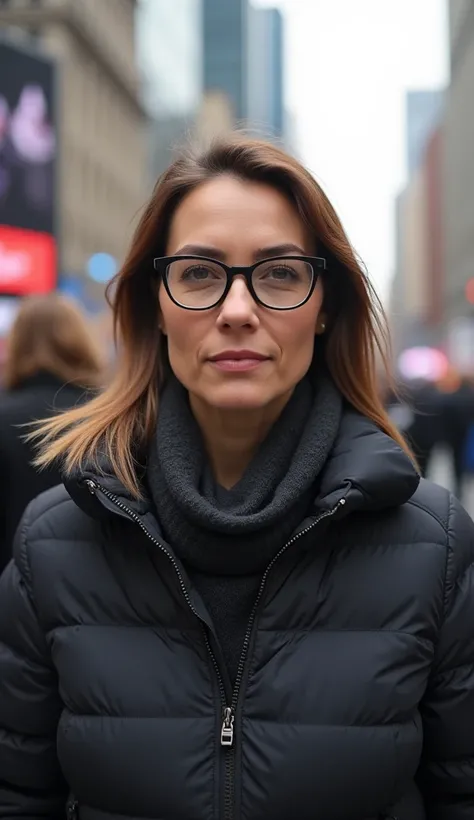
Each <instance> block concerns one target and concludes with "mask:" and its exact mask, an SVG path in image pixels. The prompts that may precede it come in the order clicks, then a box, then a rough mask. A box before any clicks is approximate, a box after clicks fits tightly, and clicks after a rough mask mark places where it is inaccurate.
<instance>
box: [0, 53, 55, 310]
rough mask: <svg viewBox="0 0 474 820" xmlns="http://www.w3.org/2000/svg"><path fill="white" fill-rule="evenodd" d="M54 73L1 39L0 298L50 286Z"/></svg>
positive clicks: (52, 278)
mask: <svg viewBox="0 0 474 820" xmlns="http://www.w3.org/2000/svg"><path fill="white" fill-rule="evenodd" d="M55 107H56V70H55V65H54V63H53V62H52V61H51V60H49V59H48V58H46V57H44V56H42V55H40V54H38V53H36V51H35V52H33V51H28V50H25V49H23V48H21V47H19V46H17V45H16V44H13V43H11V42H8V41H5V40H2V39H0V295H1V294H11V295H26V294H29V293H44V292H46V291H48V290H51V289H52V288H54V287H55V284H56V267H57V261H56V256H57V254H56V218H55V211H56V190H55V189H56V166H57V153H58V146H57V129H56V110H55Z"/></svg>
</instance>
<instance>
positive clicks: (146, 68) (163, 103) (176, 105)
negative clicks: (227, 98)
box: [137, 0, 202, 117]
mask: <svg viewBox="0 0 474 820" xmlns="http://www.w3.org/2000/svg"><path fill="white" fill-rule="evenodd" d="M137 50H138V65H139V70H140V73H141V81H142V85H143V93H144V102H145V105H146V108H147V111H148V112H149V114H150V115H151V116H152V117H158V116H171V117H178V116H188V115H189V114H190V113H192V112H194V111H195V110H196V108H197V106H198V103H199V99H200V96H201V88H202V79H201V71H202V57H201V50H202V36H201V3H200V0H139V2H138V4H137Z"/></svg>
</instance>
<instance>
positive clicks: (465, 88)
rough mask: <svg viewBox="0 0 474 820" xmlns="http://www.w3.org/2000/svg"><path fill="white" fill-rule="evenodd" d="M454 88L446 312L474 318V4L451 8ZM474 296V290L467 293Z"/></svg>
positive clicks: (448, 135)
mask: <svg viewBox="0 0 474 820" xmlns="http://www.w3.org/2000/svg"><path fill="white" fill-rule="evenodd" d="M449 20H450V52H451V84H450V88H449V92H448V96H447V105H446V125H445V156H444V187H445V208H444V221H445V225H446V271H447V276H446V288H445V299H446V310H447V314H448V318H449V320H450V322H455V321H456V320H457V319H458V318H459V317H465V318H469V317H471V318H472V317H473V316H474V305H473V304H472V303H471V298H466V286H467V285H468V283H470V281H471V280H472V279H473V277H474V162H473V145H474V108H473V105H472V101H473V99H474V3H473V2H472V0H468V2H461V0H451V2H450V3H449ZM467 295H468V296H469V289H468V292H467Z"/></svg>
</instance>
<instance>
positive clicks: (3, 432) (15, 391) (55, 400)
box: [0, 293, 102, 572]
mask: <svg viewBox="0 0 474 820" xmlns="http://www.w3.org/2000/svg"><path fill="white" fill-rule="evenodd" d="M101 377H102V361H101V356H100V354H99V351H98V350H97V349H96V347H95V344H94V343H93V341H92V340H91V337H90V330H89V328H88V326H87V324H86V321H85V319H84V318H83V316H82V314H81V313H80V312H79V310H78V309H77V308H76V307H75V306H74V304H73V303H72V302H70V301H68V300H67V299H66V298H65V297H63V296H61V295H59V294H57V293H54V294H49V295H47V296H32V297H30V298H28V299H25V300H24V301H23V302H22V304H21V306H20V309H19V312H18V314H17V316H16V319H15V322H14V324H13V327H12V330H11V334H10V337H9V339H8V344H7V352H6V360H5V368H4V379H3V381H4V386H5V388H6V390H5V392H3V393H2V394H0V490H1V499H2V504H1V507H0V572H1V571H2V570H3V568H4V567H5V565H6V564H7V563H8V561H9V560H10V558H11V553H12V542H13V536H14V534H15V530H16V528H17V526H18V523H19V521H20V518H21V516H22V514H23V511H24V509H25V507H26V506H27V504H28V503H29V502H30V501H31V500H32V499H33V498H35V496H37V495H38V494H39V493H41V492H43V491H44V490H47V489H49V487H54V485H55V484H58V483H60V481H61V477H60V475H59V472H58V470H57V468H55V467H54V466H53V465H50V466H49V467H48V468H47V469H45V470H42V471H41V472H39V471H38V470H37V469H35V468H34V467H33V465H32V461H33V459H34V455H35V453H34V450H33V448H32V446H31V444H29V443H28V442H27V441H25V433H26V432H27V431H26V430H25V429H24V425H25V424H27V423H29V422H31V421H34V420H36V419H41V418H44V417H45V416H50V415H51V413H52V412H53V413H57V412H58V411H61V410H67V409H69V408H71V407H74V406H75V405H76V404H77V403H78V402H80V401H81V400H83V397H84V390H85V389H91V388H94V387H97V386H98V385H99V382H100V379H101Z"/></svg>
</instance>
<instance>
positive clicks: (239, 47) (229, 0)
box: [202, 0, 250, 123]
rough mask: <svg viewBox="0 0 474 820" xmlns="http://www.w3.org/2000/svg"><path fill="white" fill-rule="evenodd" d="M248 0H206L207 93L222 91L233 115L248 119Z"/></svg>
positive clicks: (205, 53) (205, 75) (205, 64)
mask: <svg viewBox="0 0 474 820" xmlns="http://www.w3.org/2000/svg"><path fill="white" fill-rule="evenodd" d="M249 15H250V4H249V0H225V2H222V0H203V18H202V22H203V82H204V94H205V96H207V95H209V96H210V97H213V98H215V97H216V95H223V96H225V98H226V100H227V105H228V107H229V108H230V111H231V115H232V118H233V119H234V121H237V122H239V123H242V122H246V121H247V120H248V113H249V105H248V87H249V86H248V79H249V75H248V71H249Z"/></svg>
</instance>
